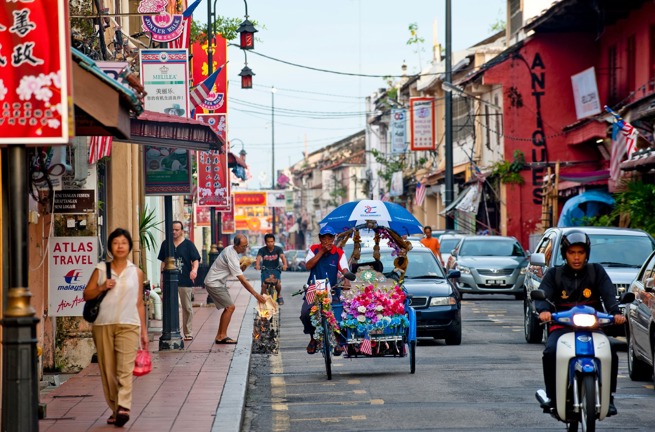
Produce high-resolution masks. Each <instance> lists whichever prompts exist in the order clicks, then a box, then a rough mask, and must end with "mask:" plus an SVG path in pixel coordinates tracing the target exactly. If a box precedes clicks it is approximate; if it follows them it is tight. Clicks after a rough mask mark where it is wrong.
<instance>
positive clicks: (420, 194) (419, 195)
mask: <svg viewBox="0 0 655 432" xmlns="http://www.w3.org/2000/svg"><path fill="white" fill-rule="evenodd" d="M426 189H427V188H426V187H425V185H423V184H421V182H418V183H416V196H415V197H414V203H415V204H416V205H417V206H419V207H420V206H422V205H423V201H424V200H425V192H426Z"/></svg>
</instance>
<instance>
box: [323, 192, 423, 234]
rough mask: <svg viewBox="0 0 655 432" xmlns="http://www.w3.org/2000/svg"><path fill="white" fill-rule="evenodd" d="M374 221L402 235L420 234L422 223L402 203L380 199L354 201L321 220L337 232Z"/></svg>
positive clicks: (341, 206)
mask: <svg viewBox="0 0 655 432" xmlns="http://www.w3.org/2000/svg"><path fill="white" fill-rule="evenodd" d="M367 221H374V222H376V223H377V225H378V226H381V227H388V228H391V229H392V230H394V231H395V232H397V233H398V234H400V235H410V234H420V233H422V232H423V227H422V226H421V223H420V222H419V221H418V220H417V219H416V218H415V217H414V215H413V214H411V213H410V212H409V211H407V209H406V208H404V207H403V206H401V205H398V204H394V203H391V202H387V201H380V200H362V201H352V202H349V203H346V204H342V205H340V206H339V207H337V208H336V209H334V210H332V211H331V212H330V214H328V215H327V216H325V217H324V218H323V220H321V221H320V222H319V224H320V226H321V227H323V226H325V225H330V226H331V227H332V228H333V229H334V230H335V231H336V232H337V233H339V232H343V231H347V230H349V229H350V228H354V227H356V226H361V225H364V224H366V222H367Z"/></svg>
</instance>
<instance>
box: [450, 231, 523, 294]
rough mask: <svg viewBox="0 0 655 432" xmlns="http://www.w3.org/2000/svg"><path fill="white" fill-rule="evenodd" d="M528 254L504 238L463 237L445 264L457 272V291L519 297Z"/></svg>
mask: <svg viewBox="0 0 655 432" xmlns="http://www.w3.org/2000/svg"><path fill="white" fill-rule="evenodd" d="M527 266H528V255H527V253H526V252H525V250H523V248H522V247H521V244H520V243H519V241H518V240H517V239H516V238H514V237H508V236H464V237H462V238H461V239H460V240H459V242H458V243H457V245H456V246H455V248H454V249H453V250H452V254H451V255H450V257H449V258H448V263H447V264H446V268H447V269H456V270H459V271H460V272H461V274H462V275H461V277H460V278H459V281H458V282H459V290H460V292H461V293H462V294H464V293H475V294H514V296H515V297H516V298H517V299H521V298H523V293H524V289H523V278H524V277H525V269H526V267H527Z"/></svg>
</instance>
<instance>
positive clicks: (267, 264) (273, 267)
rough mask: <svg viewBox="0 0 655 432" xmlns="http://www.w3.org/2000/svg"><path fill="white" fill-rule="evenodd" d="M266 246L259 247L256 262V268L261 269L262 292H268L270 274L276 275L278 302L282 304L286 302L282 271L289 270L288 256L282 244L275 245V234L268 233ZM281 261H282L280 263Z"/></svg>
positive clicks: (265, 237) (265, 240)
mask: <svg viewBox="0 0 655 432" xmlns="http://www.w3.org/2000/svg"><path fill="white" fill-rule="evenodd" d="M264 242H265V243H266V246H264V247H263V248H261V249H259V252H257V261H256V262H255V269H256V270H261V271H262V274H261V282H262V291H261V293H262V294H266V282H265V281H266V279H267V278H268V277H269V276H274V277H275V278H276V279H277V283H276V285H275V290H276V291H277V302H278V304H279V305H280V306H282V305H283V304H284V299H283V298H282V272H281V271H280V269H282V271H286V270H287V257H285V256H284V251H283V250H282V248H281V247H280V246H276V245H275V236H274V235H273V234H270V233H269V234H266V235H265V236H264ZM280 261H282V263H281V264H280Z"/></svg>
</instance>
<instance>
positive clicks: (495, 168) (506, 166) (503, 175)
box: [491, 150, 525, 186]
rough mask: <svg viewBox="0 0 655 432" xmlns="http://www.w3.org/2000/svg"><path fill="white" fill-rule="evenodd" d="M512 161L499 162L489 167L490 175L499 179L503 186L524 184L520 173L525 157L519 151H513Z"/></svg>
mask: <svg viewBox="0 0 655 432" xmlns="http://www.w3.org/2000/svg"><path fill="white" fill-rule="evenodd" d="M513 156H514V160H513V161H512V162H510V161H508V160H501V161H498V162H496V163H494V164H493V165H492V166H491V175H493V176H496V177H498V178H499V179H500V182H501V183H504V184H516V185H519V186H520V185H522V184H525V179H524V178H523V176H522V175H521V171H522V170H523V168H524V167H525V155H524V154H523V152H522V151H521V150H514V155H513Z"/></svg>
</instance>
